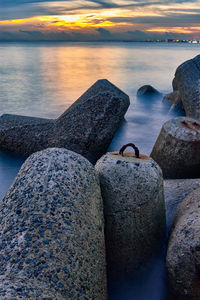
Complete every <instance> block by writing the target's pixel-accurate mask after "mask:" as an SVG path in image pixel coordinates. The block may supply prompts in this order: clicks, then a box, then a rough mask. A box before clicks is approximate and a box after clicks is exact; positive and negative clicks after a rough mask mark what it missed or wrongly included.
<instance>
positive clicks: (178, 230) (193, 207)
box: [167, 189, 200, 300]
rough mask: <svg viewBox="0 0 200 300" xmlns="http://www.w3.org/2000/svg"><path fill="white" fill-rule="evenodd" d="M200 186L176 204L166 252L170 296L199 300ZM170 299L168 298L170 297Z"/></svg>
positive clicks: (184, 299) (183, 299)
mask: <svg viewBox="0 0 200 300" xmlns="http://www.w3.org/2000/svg"><path fill="white" fill-rule="evenodd" d="M199 203H200V189H197V190H196V191H194V192H193V193H191V194H190V195H189V196H188V197H187V198H186V199H185V200H184V201H183V202H182V203H181V205H180V207H179V210H178V214H177V217H176V220H175V223H174V229H173V231H172V234H171V236H170V240H169V245H168V251H167V270H168V274H169V280H170V285H171V290H172V297H171V298H173V299H180V300H199V299H200V284H199V282H200V278H199V274H200V206H199ZM171 298H170V299H171Z"/></svg>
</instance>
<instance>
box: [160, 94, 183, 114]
mask: <svg viewBox="0 0 200 300" xmlns="http://www.w3.org/2000/svg"><path fill="white" fill-rule="evenodd" d="M163 103H164V104H165V105H168V106H169V107H170V111H172V110H175V111H177V112H180V113H181V114H183V115H185V111H184V107H183V103H182V100H181V97H180V93H179V91H174V92H172V93H169V94H166V95H165V96H164V97H163Z"/></svg>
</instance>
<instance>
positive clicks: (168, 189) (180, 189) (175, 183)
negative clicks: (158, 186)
mask: <svg viewBox="0 0 200 300" xmlns="http://www.w3.org/2000/svg"><path fill="white" fill-rule="evenodd" d="M198 187H200V179H198V178H196V179H167V180H164V194H165V207H166V222H167V231H169V230H170V228H171V226H172V223H173V221H174V217H175V215H176V212H177V209H178V205H179V204H180V203H181V202H182V201H183V200H184V199H185V198H186V197H187V196H188V195H189V194H190V193H191V192H193V191H194V190H196V189H197V188H198Z"/></svg>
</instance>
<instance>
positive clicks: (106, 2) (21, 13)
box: [0, 0, 199, 20]
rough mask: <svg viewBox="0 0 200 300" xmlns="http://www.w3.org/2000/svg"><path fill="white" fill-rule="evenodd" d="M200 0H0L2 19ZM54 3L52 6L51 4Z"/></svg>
mask: <svg viewBox="0 0 200 300" xmlns="http://www.w3.org/2000/svg"><path fill="white" fill-rule="evenodd" d="M187 2H193V3H195V2H199V0H192V1H191V0H158V1H156V0H154V1H152V0H146V1H145V0H133V1H131V0H129V1H126V0H122V1H120V4H119V2H118V1H116V0H111V1H110V0H82V1H81V0H79V1H78V0H0V20H7V19H14V18H25V17H32V16H41V15H60V14H64V13H67V12H69V11H70V12H73V11H76V10H81V9H110V8H131V7H144V6H148V5H156V6H157V5H160V4H165V5H167V4H173V3H176V4H177V3H179V4H181V3H187ZM52 3H53V4H54V6H53V7H52V6H51V5H49V4H52Z"/></svg>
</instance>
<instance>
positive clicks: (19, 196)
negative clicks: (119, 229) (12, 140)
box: [0, 148, 107, 300]
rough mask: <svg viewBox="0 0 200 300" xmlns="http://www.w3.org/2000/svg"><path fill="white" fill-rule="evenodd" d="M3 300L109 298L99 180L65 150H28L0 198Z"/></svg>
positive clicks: (0, 286)
mask: <svg viewBox="0 0 200 300" xmlns="http://www.w3.org/2000/svg"><path fill="white" fill-rule="evenodd" d="M0 218H1V222H0V265H1V268H0V299H5V300H7V299H39V300H42V299H52V300H54V299H93V300H96V299H99V300H101V299H106V298H107V296H106V270H105V242H104V220H103V203H102V198H101V192H100V186H99V179H98V176H97V175H96V173H95V171H94V168H93V166H92V165H91V164H90V163H89V162H88V160H86V159H85V158H83V157H82V156H80V155H78V154H76V153H74V152H71V151H68V150H66V149H58V148H52V149H46V150H44V151H42V152H37V153H35V154H33V155H31V156H30V157H29V158H28V159H27V160H26V162H25V163H24V164H23V166H22V168H21V169H20V171H19V173H18V175H17V177H16V179H15V181H14V182H13V184H12V186H11V187H10V189H9V191H8V192H7V194H6V196H5V198H4V199H3V201H2V202H1V203H0Z"/></svg>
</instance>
